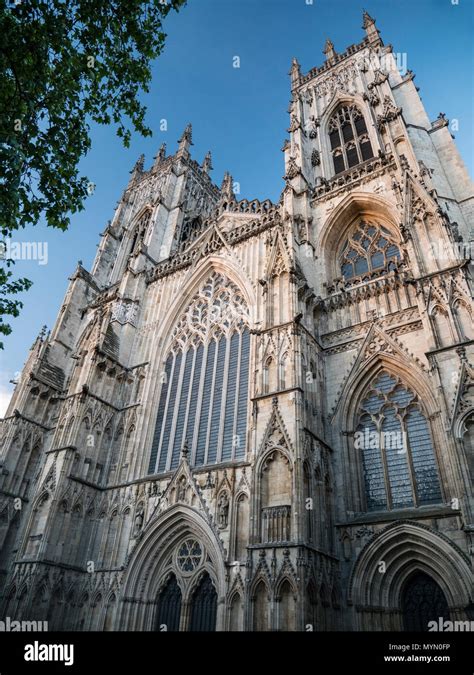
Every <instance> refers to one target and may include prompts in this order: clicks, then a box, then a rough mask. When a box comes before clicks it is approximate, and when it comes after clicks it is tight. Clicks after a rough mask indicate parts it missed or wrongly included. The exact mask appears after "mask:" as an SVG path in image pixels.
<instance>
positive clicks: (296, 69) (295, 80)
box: [290, 57, 301, 89]
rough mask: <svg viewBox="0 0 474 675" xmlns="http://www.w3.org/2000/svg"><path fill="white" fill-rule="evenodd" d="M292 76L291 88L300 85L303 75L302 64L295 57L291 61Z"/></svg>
mask: <svg viewBox="0 0 474 675" xmlns="http://www.w3.org/2000/svg"><path fill="white" fill-rule="evenodd" d="M290 77H291V88H292V89H294V87H296V86H298V84H299V81H300V77H301V66H300V64H299V63H298V60H297V59H296V58H295V57H293V59H292V61H291V70H290Z"/></svg>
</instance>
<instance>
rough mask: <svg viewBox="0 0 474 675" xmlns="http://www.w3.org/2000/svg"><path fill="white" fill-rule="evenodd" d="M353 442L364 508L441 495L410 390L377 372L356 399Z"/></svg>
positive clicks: (393, 506) (429, 442)
mask: <svg viewBox="0 0 474 675" xmlns="http://www.w3.org/2000/svg"><path fill="white" fill-rule="evenodd" d="M355 447H356V449H358V450H361V452H362V462H363V469H364V482H365V495H366V502H367V510H369V511H377V510H381V509H382V510H383V509H398V508H403V507H409V506H421V505H423V504H436V503H439V502H440V501H441V499H442V496H441V488H440V483H439V477H438V470H437V464H436V458H435V452H434V448H433V444H432V440H431V434H430V428H429V424H428V422H427V420H426V417H425V415H424V412H423V409H422V406H421V404H420V402H419V400H418V397H417V396H416V394H414V393H413V392H412V391H411V390H410V389H408V388H406V387H405V386H404V385H403V384H402V383H401V382H400V381H399V380H398V378H397V377H395V376H393V375H391V374H389V373H387V372H382V373H381V374H380V375H379V376H378V377H377V379H376V380H375V381H374V382H373V383H372V386H371V388H370V390H369V392H368V393H367V396H366V398H365V399H364V400H363V401H362V404H361V411H360V417H359V423H358V426H357V429H356V433H355Z"/></svg>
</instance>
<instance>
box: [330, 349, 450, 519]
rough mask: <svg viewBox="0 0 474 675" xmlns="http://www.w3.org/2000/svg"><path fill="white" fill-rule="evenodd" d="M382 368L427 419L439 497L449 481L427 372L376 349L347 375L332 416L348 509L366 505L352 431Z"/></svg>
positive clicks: (353, 509) (360, 509) (363, 481)
mask: <svg viewBox="0 0 474 675" xmlns="http://www.w3.org/2000/svg"><path fill="white" fill-rule="evenodd" d="M384 371H385V372H387V373H389V375H391V376H393V377H394V378H396V379H397V380H399V381H400V383H401V385H402V386H403V387H405V388H408V389H409V390H411V391H412V392H413V393H414V394H415V395H416V396H417V400H418V403H417V405H418V407H419V408H420V410H421V413H422V415H423V417H424V418H425V420H426V422H427V427H428V433H429V439H430V441H431V445H432V450H433V453H434V460H435V468H436V471H437V473H438V477H439V489H440V490H441V498H442V494H443V492H442V491H443V490H446V489H447V488H446V486H448V485H449V475H447V470H446V466H447V464H448V462H449V461H450V460H449V459H448V455H447V453H446V452H445V451H442V446H443V447H444V446H445V445H446V443H447V439H446V437H445V433H444V429H443V426H442V424H441V422H440V415H439V413H440V411H439V406H438V404H437V401H436V398H435V396H434V394H433V389H435V388H434V387H433V386H431V387H430V379H429V376H428V375H427V373H426V372H425V371H423V369H422V368H420V367H417V365H416V363H414V362H413V361H411V362H410V361H408V360H405V361H403V360H402V358H401V356H400V355H398V354H387V353H376V354H374V355H373V356H371V357H370V358H369V359H368V360H365V361H361V362H360V363H359V364H358V368H357V369H356V370H355V372H354V373H353V374H352V375H350V376H349V378H348V380H347V381H346V383H345V385H344V388H343V391H342V394H341V397H340V399H339V402H338V405H337V409H336V413H335V414H334V417H333V419H332V424H333V426H334V428H335V429H337V430H340V431H342V432H343V434H342V435H341V437H340V440H339V443H340V444H341V448H342V452H341V461H342V477H341V480H343V481H344V484H345V485H347V490H346V491H345V493H344V500H345V503H346V508H347V509H348V510H352V511H365V510H366V509H367V508H368V504H367V495H368V493H367V485H366V483H365V478H364V467H363V458H362V453H360V454H357V456H356V461H354V450H355V448H354V442H355V435H354V434H355V432H356V430H357V426H358V420H359V417H360V412H361V407H360V406H361V403H362V401H363V399H364V397H365V395H366V393H367V392H368V391H369V388H370V387H371V385H372V383H373V382H374V381H375V380H376V379H377V377H378V376H379V375H381V374H382V373H383V372H384ZM407 466H409V467H410V468H409V469H407V470H409V471H410V472H412V473H411V474H410V475H412V476H413V468H412V465H411V464H410V465H407ZM415 489H416V490H417V488H415ZM448 490H449V488H448ZM413 498H414V499H415V497H413ZM433 498H434V496H433ZM372 508H374V509H375V505H372ZM394 508H395V507H394ZM383 510H385V509H383Z"/></svg>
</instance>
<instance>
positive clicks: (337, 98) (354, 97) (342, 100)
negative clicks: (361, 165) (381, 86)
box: [320, 89, 380, 178]
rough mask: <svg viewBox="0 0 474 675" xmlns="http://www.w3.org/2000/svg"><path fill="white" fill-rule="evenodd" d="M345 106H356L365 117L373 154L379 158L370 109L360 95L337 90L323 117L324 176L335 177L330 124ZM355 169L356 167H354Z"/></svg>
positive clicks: (322, 148) (378, 143) (321, 130)
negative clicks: (336, 113)
mask: <svg viewBox="0 0 474 675" xmlns="http://www.w3.org/2000/svg"><path fill="white" fill-rule="evenodd" d="M344 105H355V106H357V108H359V110H360V112H361V113H362V115H363V116H364V120H365V124H366V127H367V133H368V136H369V139H370V143H371V145H372V152H373V154H374V156H377V150H378V149H379V148H380V142H379V139H378V135H377V131H376V129H375V126H374V124H373V119H372V115H371V111H370V108H369V107H368V105H367V103H366V102H365V101H364V99H363V98H362V96H361V95H360V94H348V93H346V92H342V91H341V90H340V89H337V90H336V92H335V94H334V96H333V98H332V99H331V101H330V102H329V105H328V106H327V108H326V110H325V111H324V113H323V114H322V115H321V120H320V121H321V125H320V138H321V159H322V164H323V175H324V176H326V177H328V178H329V177H330V178H332V177H333V176H334V167H333V165H332V159H331V147H330V143H329V122H330V120H331V118H332V116H333V115H334V113H335V112H336V111H337V110H338V109H339V108H340V107H342V106H344ZM353 168H354V169H355V168H356V167H353Z"/></svg>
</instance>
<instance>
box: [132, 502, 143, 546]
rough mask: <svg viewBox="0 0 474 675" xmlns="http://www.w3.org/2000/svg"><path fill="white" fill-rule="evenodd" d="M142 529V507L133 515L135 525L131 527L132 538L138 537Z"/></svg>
mask: <svg viewBox="0 0 474 675" xmlns="http://www.w3.org/2000/svg"><path fill="white" fill-rule="evenodd" d="M142 527H143V506H139V507H138V511H137V513H136V514H135V523H134V526H133V536H134V538H136V537H138V535H139V534H140V532H141V531H142Z"/></svg>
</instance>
